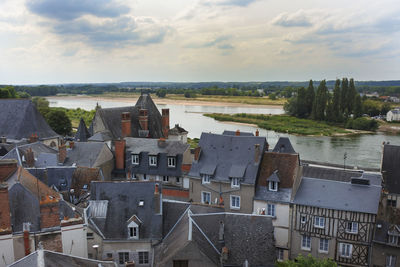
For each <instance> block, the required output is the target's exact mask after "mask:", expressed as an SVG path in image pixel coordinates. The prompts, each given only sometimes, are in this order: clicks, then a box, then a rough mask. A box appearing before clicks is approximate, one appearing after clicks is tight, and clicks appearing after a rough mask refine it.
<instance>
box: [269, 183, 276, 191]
mask: <svg viewBox="0 0 400 267" xmlns="http://www.w3.org/2000/svg"><path fill="white" fill-rule="evenodd" d="M268 190H269V191H273V192H277V191H278V182H274V181H269V182H268Z"/></svg>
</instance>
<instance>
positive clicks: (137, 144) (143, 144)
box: [125, 137, 190, 176]
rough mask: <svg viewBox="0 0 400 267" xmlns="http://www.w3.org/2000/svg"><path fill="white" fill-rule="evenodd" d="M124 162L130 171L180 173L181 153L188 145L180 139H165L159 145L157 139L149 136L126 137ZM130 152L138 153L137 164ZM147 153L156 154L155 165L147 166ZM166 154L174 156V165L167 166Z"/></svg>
mask: <svg viewBox="0 0 400 267" xmlns="http://www.w3.org/2000/svg"><path fill="white" fill-rule="evenodd" d="M125 141H126V157H125V158H126V163H125V166H127V168H128V169H130V170H131V171H132V173H140V174H151V175H168V176H181V175H182V169H181V165H182V160H183V153H185V151H186V150H188V149H189V147H190V145H188V144H184V143H182V142H181V141H172V140H165V143H164V142H163V144H160V145H159V140H157V139H150V138H133V137H126V138H125ZM132 154H138V155H139V165H133V164H132V160H131V155H132ZM149 155H155V156H157V166H149ZM168 156H172V157H176V162H175V167H174V168H172V167H168Z"/></svg>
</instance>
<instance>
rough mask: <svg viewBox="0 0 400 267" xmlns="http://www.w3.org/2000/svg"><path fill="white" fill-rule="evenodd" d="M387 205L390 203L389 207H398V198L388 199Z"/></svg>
mask: <svg viewBox="0 0 400 267" xmlns="http://www.w3.org/2000/svg"><path fill="white" fill-rule="evenodd" d="M387 205H388V207H396V206H397V201H396V199H388V200H387Z"/></svg>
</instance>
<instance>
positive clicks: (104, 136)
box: [87, 131, 113, 142]
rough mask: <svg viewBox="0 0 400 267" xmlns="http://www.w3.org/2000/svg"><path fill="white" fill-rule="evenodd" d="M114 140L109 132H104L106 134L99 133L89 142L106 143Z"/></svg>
mask: <svg viewBox="0 0 400 267" xmlns="http://www.w3.org/2000/svg"><path fill="white" fill-rule="evenodd" d="M110 140H113V137H112V134H111V132H109V131H104V132H98V133H95V134H94V135H93V136H91V137H90V138H88V140H87V141H92V142H105V141H110Z"/></svg>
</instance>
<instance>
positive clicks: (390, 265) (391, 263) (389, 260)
mask: <svg viewBox="0 0 400 267" xmlns="http://www.w3.org/2000/svg"><path fill="white" fill-rule="evenodd" d="M395 266H396V256H393V255H387V256H386V267H395Z"/></svg>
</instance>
